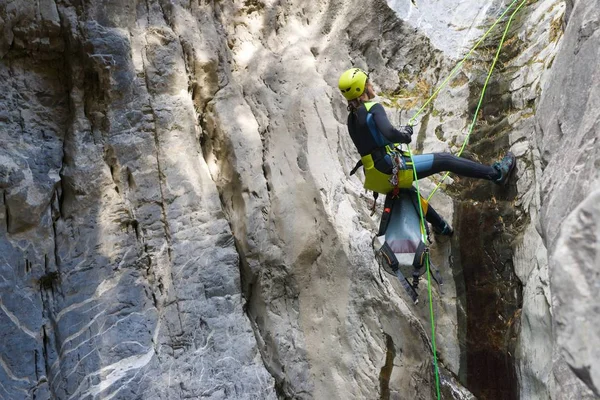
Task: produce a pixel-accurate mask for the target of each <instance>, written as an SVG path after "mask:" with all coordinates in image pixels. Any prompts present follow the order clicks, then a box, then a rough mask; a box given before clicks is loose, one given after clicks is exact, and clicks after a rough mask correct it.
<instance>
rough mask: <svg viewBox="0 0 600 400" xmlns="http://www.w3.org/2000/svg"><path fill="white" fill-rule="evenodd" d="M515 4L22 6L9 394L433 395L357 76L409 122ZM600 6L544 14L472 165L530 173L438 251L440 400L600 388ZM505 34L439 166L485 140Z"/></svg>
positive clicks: (537, 6)
mask: <svg viewBox="0 0 600 400" xmlns="http://www.w3.org/2000/svg"><path fill="white" fill-rule="evenodd" d="M508 3H509V2H506V1H505V2H500V1H496V0H490V1H486V2H477V6H475V5H474V4H473V3H472V2H468V1H465V2H462V3H460V5H459V6H457V7H456V8H454V9H452V12H451V13H450V12H446V10H448V7H449V4H451V2H448V1H442V0H440V1H437V2H428V3H425V2H419V1H418V0H417V1H416V4H417V7H419V8H418V9H416V8H414V5H412V2H411V1H409V0H406V1H404V2H400V1H389V2H388V3H387V4H386V3H384V2H380V1H378V2H371V3H364V2H358V1H354V0H349V1H327V0H319V1H314V2H305V1H300V0H292V1H288V2H276V1H263V2H261V1H250V0H247V1H235V2H184V1H178V0H176V1H172V0H171V1H167V0H147V1H144V2H138V1H109V2H106V1H91V0H86V1H71V0H60V1H54V0H40V1H38V2H29V1H26V0H17V1H11V2H7V1H2V0H0V32H2V35H0V141H1V143H2V146H1V147H0V194H1V195H0V221H1V222H0V232H1V233H0V278H1V279H0V328H1V329H0V398H7V399H33V398H35V399H51V398H52V399H93V398H106V399H109V398H110V399H134V398H143V399H179V398H207V399H276V398H281V399H327V398H331V399H376V398H381V399H404V398H410V399H430V398H435V389H434V382H433V379H434V376H433V374H432V357H431V349H430V346H431V344H430V328H429V327H428V324H429V305H428V304H427V301H426V299H425V297H426V285H425V284H422V285H421V293H422V298H423V300H422V301H421V302H420V303H419V304H418V305H416V306H413V305H412V304H408V303H407V301H406V299H407V298H406V296H405V295H404V293H403V289H402V288H401V287H400V285H399V284H398V282H397V281H396V280H395V279H394V278H391V277H388V276H386V274H385V273H384V272H382V271H380V270H379V269H378V268H377V266H376V264H375V263H374V260H373V255H372V250H371V247H370V241H371V238H372V235H373V232H374V230H375V227H376V225H377V215H375V216H374V217H370V216H369V211H368V206H369V205H370V204H369V202H370V199H369V198H368V196H366V195H365V194H364V191H363V189H362V185H361V183H360V178H358V177H351V178H349V177H348V173H349V171H350V169H351V168H352V167H353V166H354V163H355V161H356V159H357V154H356V153H355V151H354V149H353V146H352V143H351V141H350V138H349V137H348V135H347V132H346V127H345V120H346V109H345V103H344V101H343V98H342V97H341V96H340V94H339V93H338V92H337V89H336V85H337V78H338V75H339V72H340V71H341V70H343V69H345V68H347V67H350V66H351V65H358V66H362V67H365V68H366V67H368V68H369V70H370V71H372V73H371V76H372V77H373V80H374V82H375V83H376V85H377V89H378V90H380V91H381V94H382V95H381V97H380V100H381V101H382V102H384V103H385V104H386V105H388V106H390V107H397V108H400V109H401V111H394V110H393V109H392V108H390V117H392V119H393V120H395V121H396V122H397V123H405V122H406V120H407V117H409V116H411V115H413V114H414V112H415V110H416V109H417V108H418V107H419V106H420V105H421V104H422V102H423V101H424V100H425V98H427V97H428V96H429V94H430V93H431V89H432V88H433V87H434V86H435V85H436V84H437V83H439V82H440V81H441V79H443V78H445V76H446V75H447V73H448V72H449V71H450V69H451V68H452V67H453V66H454V62H455V61H454V58H455V57H457V55H459V54H460V52H461V51H464V49H465V48H466V47H468V46H469V44H470V41H472V39H473V38H476V37H477V36H478V35H479V34H481V32H482V26H485V25H486V24H487V23H488V22H491V20H492V19H495V18H494V17H496V16H497V15H498V14H499V13H500V12H501V11H502V10H503V8H504V7H505V6H506V5H507V4H508ZM597 6H598V4H595V5H594V4H585V3H582V2H574V3H571V2H567V4H565V2H562V1H558V0H545V1H538V2H532V4H530V5H529V6H528V7H525V8H524V9H523V11H522V12H521V14H520V15H521V16H520V17H519V18H518V19H517V21H515V24H514V27H513V29H512V30H511V32H510V36H509V37H510V38H512V39H510V41H509V42H507V45H506V47H505V50H504V53H503V54H504V55H503V58H501V65H499V66H498V71H497V74H496V75H495V76H494V80H493V81H492V84H491V86H490V89H489V91H490V92H489V93H490V94H489V96H488V97H487V98H486V103H485V104H486V105H485V107H484V110H483V115H484V117H483V119H482V120H481V122H479V123H478V125H477V127H476V128H477V129H476V131H475V133H474V136H473V142H472V143H473V146H472V148H470V156H471V157H474V158H479V160H480V161H482V162H488V163H489V162H492V161H494V160H495V159H496V158H497V156H498V155H499V154H501V153H502V152H504V151H506V150H507V149H508V148H510V149H511V150H512V151H513V152H515V153H516V154H517V156H518V157H519V164H518V167H517V169H518V179H515V181H514V184H511V186H510V187H509V188H508V190H506V191H500V190H498V189H497V188H493V187H492V185H491V184H489V183H484V184H483V185H478V184H473V185H471V184H468V183H465V182H464V180H461V179H456V180H454V179H448V181H447V182H446V184H447V185H446V186H445V189H446V192H447V193H446V194H445V193H440V194H438V195H436V198H434V200H433V204H434V205H435V206H436V208H438V210H439V211H440V212H441V213H442V214H443V215H444V216H445V217H446V218H447V219H449V220H452V217H453V216H454V220H455V221H456V226H457V228H458V230H457V232H461V236H464V241H463V240H461V239H460V238H457V237H456V236H455V237H454V238H453V239H452V240H446V241H444V240H437V241H436V243H435V244H434V245H433V248H432V259H433V261H434V263H435V264H436V265H437V266H438V267H439V268H440V269H441V272H442V275H443V277H444V280H445V281H446V284H445V285H444V287H443V288H439V287H437V286H436V287H434V288H433V293H434V311H435V313H436V320H437V326H436V339H437V344H438V352H439V360H440V364H441V373H442V397H443V398H444V399H446V398H448V399H469V398H473V395H472V394H471V393H470V392H469V390H467V389H465V388H464V387H463V386H464V385H466V387H468V388H471V390H472V391H473V392H474V393H475V394H477V395H479V396H481V398H494V397H493V396H494V394H496V395H497V396H500V397H498V398H502V396H504V398H506V396H509V397H510V398H513V397H515V396H520V397H521V398H523V399H531V398H586V396H587V398H592V397H593V396H594V395H598V384H599V382H598V381H599V376H598V362H597V361H596V360H597V358H598V357H594V355H595V354H596V353H594V352H593V347H592V345H593V343H595V341H597V340H598V338H597V335H596V336H594V334H595V332H596V330H594V326H595V325H594V324H596V321H597V319H598V318H597V317H598V310H597V307H594V301H593V300H594V299H593V296H594V295H595V293H596V292H595V291H594V289H597V287H598V274H597V267H596V265H597V255H596V254H597V248H598V245H597V234H596V233H597V225H598V224H597V222H598V220H599V219H600V217H599V216H598V212H599V211H598V210H597V207H596V206H595V205H596V204H597V200H596V201H595V199H597V197H598V194H597V192H596V193H593V192H592V188H593V187H594V184H595V183H596V184H597V183H598V150H597V149H598V146H597V142H596V140H597V136H598V133H597V132H598V124H597V121H598V115H597V113H598V109H599V108H598V107H597V103H598V101H597V100H598V99H597V97H598V96H597V95H598V90H597V85H596V82H595V81H594V79H595V75H594V73H595V72H596V69H597V65H598V62H597V61H598V60H597V56H598V43H599V41H598V38H597V36H598V24H597V19H598V11H597V10H598V7H597ZM390 7H391V8H390ZM465 10H466V11H468V12H466V11H465ZM463 11H465V12H463ZM565 13H566V14H568V16H569V20H568V25H567V30H566V31H565V33H564V35H563V29H562V24H563V15H565ZM403 18H405V19H407V20H408V21H403V20H402V19H403ZM449 18H450V19H452V20H453V21H454V22H453V23H454V24H455V26H450V27H448V21H449ZM473 21H474V22H473ZM499 32H500V31H498V32H495V33H493V34H492V36H491V37H490V38H489V40H488V41H486V43H485V44H484V48H482V49H481V50H480V51H478V52H476V53H475V57H474V59H473V60H472V61H471V62H470V64H469V65H467V66H466V67H465V69H464V71H462V72H461V73H460V74H459V75H458V76H457V77H456V79H455V80H454V81H453V82H452V83H451V84H450V85H449V86H448V88H447V89H445V90H444V91H442V92H441V93H440V95H439V97H438V98H437V99H436V101H435V102H434V103H433V104H432V108H431V110H427V111H428V112H426V113H425V114H424V115H423V116H422V117H421V118H419V122H420V123H419V126H418V127H417V128H418V129H417V131H418V133H417V134H416V135H415V136H416V137H415V142H416V144H415V147H416V148H417V149H418V150H421V151H426V152H430V151H448V150H450V151H456V150H457V149H458V148H459V147H460V145H461V144H462V142H463V140H465V131H466V126H468V124H469V123H470V119H471V117H472V114H473V113H474V101H475V100H474V99H475V98H476V97H477V96H478V94H479V90H480V89H481V85H482V80H483V78H482V77H485V71H486V69H487V66H488V65H489V64H488V63H489V62H490V61H491V57H492V56H493V54H492V52H491V51H490V48H491V47H492V46H493V45H495V43H497V40H498V39H499V36H500V34H501V33H499ZM428 36H430V37H431V39H429V38H428ZM561 43H562V45H561ZM559 48H560V49H561V50H560V53H559V54H558V55H557V56H556V59H555V58H554V57H555V55H556V52H557V50H558V49H559ZM440 49H441V50H442V51H440ZM574 51H576V52H577V54H576V55H573V54H572V53H573V52H574ZM569 52H571V53H569ZM581 57H584V58H585V61H586V62H585V63H581V64H580V63H578V62H577V59H578V58H581ZM576 69H580V70H576ZM574 70H576V71H575V72H577V73H575V72H573V71H574ZM555 82H561V83H560V84H555ZM565 87H567V88H569V90H565ZM586 146H587V147H586ZM581 149H587V150H585V151H582V150H581ZM565 155H568V158H570V159H573V160H578V161H577V163H576V166H575V167H572V166H571V165H570V164H567V163H563V162H560V160H561V159H562V157H563V156H565ZM568 176H569V177H572V178H573V179H566V177H568ZM422 188H423V190H425V191H431V190H432V189H433V183H432V182H429V181H423V182H422ZM458 194H461V195H463V198H462V199H461V201H462V202H461V203H456V208H455V207H454V205H455V201H456V198H457V197H456V196H457V195H458ZM453 197H454V199H453ZM477 202H481V203H482V204H483V205H484V206H483V207H478V206H477ZM513 203H514V204H515V205H516V209H513V207H512V206H513ZM480 209H482V210H486V211H485V212H482V211H479V210H480ZM499 215H500V216H501V218H499V217H498V216H499ZM478 221H487V222H489V225H493V227H494V229H493V230H491V231H490V232H487V234H488V235H489V236H486V237H487V238H488V240H483V239H482V237H483V236H482V237H479V238H478V235H477V233H478V232H483V231H484V230H485V229H486V227H487V225H486V224H481V223H479V227H478V229H479V230H477V229H472V227H473V225H475V224H478ZM586 221H590V222H589V223H587V222H586ZM461 223H462V225H461ZM556 227H560V228H562V229H559V228H556ZM595 234H596V235H595ZM511 235H512V236H511ZM594 235H595V236H594ZM457 236H458V235H457ZM579 238H585V239H586V240H587V243H589V245H586V246H582V247H581V248H580V247H578V246H574V245H573V243H574V241H579ZM476 242H477V243H476ZM483 242H485V243H483ZM473 243H475V244H473ZM594 246H595V247H594ZM546 249H550V251H548V250H546ZM471 253H473V254H471ZM489 254H493V255H495V256H497V257H495V259H494V261H495V262H491V263H487V262H486V261H485V260H486V257H488V256H489ZM548 260H549V261H548ZM473 264H486V265H485V268H482V269H481V270H476V269H475V266H473ZM513 265H514V269H513ZM469 266H471V267H469ZM476 273H480V275H477V276H475V275H474V274H476ZM479 280H482V281H484V284H482V285H480V286H479V287H475V286H468V284H469V282H467V281H470V282H474V281H479ZM549 282H551V285H550V283H549ZM520 285H522V286H523V289H522V293H521V292H520ZM480 289H481V290H480ZM596 291H597V290H596ZM508 292H510V293H508ZM477 296H480V297H477ZM486 299H487V302H486ZM492 303H493V307H492V306H490V307H488V304H490V305H491V304H492ZM470 310H471V311H473V312H472V313H471V314H469V312H470ZM469 318H471V319H469ZM475 318H476V319H475ZM479 319H481V320H482V321H479ZM484 319H485V321H486V324H485V325H484V324H483V320H484ZM477 324H479V325H480V326H481V327H482V328H483V329H481V330H474V327H475V328H476V327H477ZM553 324H555V325H553ZM586 324H587V325H586ZM553 326H555V327H556V328H555V329H553ZM486 327H487V328H489V329H485V328H486ZM474 335H478V337H481V338H483V339H482V340H480V341H481V347H478V348H477V349H476V350H477V351H480V352H479V353H477V351H475V352H473V351H472V350H473V343H474V339H476V338H475V336H474ZM582 343H584V345H583V346H582ZM15 349H18V350H15ZM469 351H471V352H470V353H469ZM484 360H485V361H484ZM488 361H490V362H496V364H494V365H495V366H497V368H498V369H497V370H496V369H495V370H493V371H491V370H484V369H483V365H484V364H488ZM495 368H496V367H495ZM477 373H480V375H477ZM494 373H496V376H505V379H507V380H512V381H511V383H510V387H506V385H505V384H503V383H502V382H495V383H494V385H496V386H494V385H491V384H490V385H488V384H486V382H484V379H478V378H477V377H478V376H479V377H489V376H494ZM515 377H518V380H517V379H515ZM486 379H487V378H486ZM517 383H518V385H517ZM564 388H568V389H566V390H565V389H564ZM511 396H512V397H511Z"/></svg>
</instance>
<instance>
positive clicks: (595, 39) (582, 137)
mask: <svg viewBox="0 0 600 400" xmlns="http://www.w3.org/2000/svg"><path fill="white" fill-rule="evenodd" d="M599 5H600V3H598V2H591V3H585V2H581V1H578V2H574V6H573V9H572V11H571V13H570V16H569V24H568V26H567V29H566V31H565V38H564V40H563V44H562V48H561V50H560V52H559V53H558V54H557V56H556V60H555V61H554V64H553V68H552V74H551V76H550V78H549V82H548V86H547V89H546V91H545V94H544V96H542V100H541V102H540V108H539V111H538V114H537V115H538V118H537V121H538V124H537V129H536V137H537V141H538V144H539V148H540V153H541V156H542V166H543V175H542V179H541V186H542V188H543V191H542V195H541V196H542V208H541V212H540V228H541V232H542V235H543V238H544V242H545V244H546V247H547V248H548V249H549V254H548V256H549V271H550V274H549V275H550V286H551V289H552V310H553V314H554V317H555V319H556V325H555V326H556V330H555V334H556V341H557V347H558V348H557V352H558V354H560V356H561V357H564V360H565V361H566V363H567V365H568V366H569V368H570V370H571V371H573V372H574V373H575V375H577V377H578V378H579V379H580V380H581V381H583V382H584V383H585V385H586V386H587V389H588V390H589V391H591V392H592V393H593V395H591V394H586V393H585V392H583V391H581V393H582V395H583V396H587V397H588V398H592V397H594V396H597V397H600V364H599V362H598V359H599V356H600V353H599V351H598V349H597V344H598V342H599V339H600V336H599V333H598V329H596V328H595V326H596V324H597V322H598V317H599V314H598V307H597V306H596V301H595V299H594V297H595V293H597V289H598V288H599V287H600V274H599V272H598V265H600V264H599V262H598V260H599V259H598V254H599V251H600V242H599V239H598V238H599V236H598V235H599V231H598V223H599V221H600V218H599V215H598V196H599V192H598V189H597V188H598V183H599V179H600V176H599V171H600V168H599V166H600V150H599V143H600V131H599V126H600V109H599V107H598V104H599V101H600V88H599V87H598V84H599V82H598V72H599V71H600V59H599V57H600V53H599V51H600V30H599V27H600V11H599V9H598V6H599ZM562 376H563V375H562V374H559V375H558V380H559V383H562V382H560V381H564V378H562Z"/></svg>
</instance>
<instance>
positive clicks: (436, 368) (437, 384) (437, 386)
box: [408, 0, 527, 400]
mask: <svg viewBox="0 0 600 400" xmlns="http://www.w3.org/2000/svg"><path fill="white" fill-rule="evenodd" d="M517 1H518V0H514V1H513V2H512V3H511V5H510V6H509V7H508V8H507V9H506V10H505V11H504V12H503V13H502V15H500V17H499V18H498V20H496V22H494V24H493V25H492V26H491V27H490V29H488V30H487V32H486V33H485V34H484V35H483V37H482V38H481V39H479V41H478V42H477V43H476V44H475V46H473V48H472V49H471V51H469V53H467V55H466V56H465V57H464V58H463V59H462V61H460V63H458V65H457V66H456V67H454V69H453V70H452V72H451V73H450V75H449V76H448V77H447V78H446V79H445V80H444V81H443V82H442V84H441V85H440V86H439V87H438V88H437V90H436V91H435V92H434V93H433V94H432V95H431V97H429V99H428V100H427V101H426V102H425V104H424V105H423V106H422V107H421V108H420V109H419V111H417V113H416V114H415V115H414V116H413V117H412V118H411V119H410V121H409V125H413V124H414V120H415V119H416V118H417V116H418V115H419V114H421V112H423V110H425V108H426V107H427V105H428V104H429V103H430V102H431V101H432V100H433V99H434V98H435V96H437V94H438V93H439V92H440V90H441V89H442V88H443V87H444V86H445V85H446V84H447V83H448V82H449V81H450V78H451V77H452V76H453V75H454V74H456V72H457V71H458V69H459V68H460V66H462V64H463V63H464V62H465V61H466V59H467V58H468V57H469V56H470V55H471V53H473V51H474V50H475V49H476V48H477V47H478V46H479V44H481V43H482V42H483V40H484V39H485V37H486V36H487V35H488V34H489V33H490V32H491V30H492V29H493V28H494V27H495V26H496V25H497V24H498V23H499V22H500V20H501V19H502V18H503V17H504V15H506V13H507V12H508V11H509V10H510V9H511V8H512V6H513V5H514V4H516V2H517ZM526 2H527V0H522V1H521V3H520V4H519V6H518V7H517V8H516V9H515V10H514V11H513V13H512V14H511V16H510V18H509V20H508V22H507V23H506V27H505V28H504V33H503V35H502V38H501V40H500V43H499V45H498V49H497V50H496V55H495V57H494V60H493V62H492V65H491V67H490V69H489V71H488V75H487V78H486V80H485V83H484V85H483V89H482V92H481V96H480V97H479V103H478V104H477V109H476V110H475V115H474V116H473V120H472V122H471V125H470V126H469V130H468V133H467V137H466V139H465V142H464V143H463V145H462V147H461V149H460V151H459V153H458V156H460V155H461V154H462V152H463V150H464V149H465V147H466V145H467V143H468V141H469V136H470V135H471V132H472V131H473V128H474V126H475V122H476V121H477V115H478V114H479V110H480V108H481V104H482V103H483V98H484V95H485V91H486V89H487V85H488V83H489V80H490V77H491V76H492V72H493V70H494V67H495V66H496V62H497V61H498V57H499V56H500V51H501V50H502V46H503V45H504V40H505V39H506V35H507V33H508V30H509V28H510V25H511V23H512V20H513V18H514V16H515V14H516V13H517V12H518V11H519V10H520V9H521V7H523V6H524V5H525V3H526ZM408 154H409V156H410V160H411V162H412V169H413V179H414V182H415V188H416V190H417V196H418V198H419V201H418V203H419V217H420V224H421V227H420V228H421V240H422V241H423V243H426V240H427V238H426V237H425V236H426V230H425V218H424V215H423V206H422V205H421V201H420V199H421V191H420V190H419V180H418V179H417V168H416V165H415V162H414V159H413V154H412V151H411V149H410V146H408ZM447 176H448V172H446V175H444V178H443V179H442V181H440V183H438V185H437V186H436V187H435V189H434V190H433V192H432V193H431V194H430V195H429V197H428V198H427V200H429V199H431V196H433V194H434V193H435V192H436V191H437V189H438V188H439V186H440V184H441V182H443V180H444V179H445V178H446V177H447ZM425 265H426V272H427V292H428V298H429V316H430V320H431V346H432V350H433V368H434V374H435V389H436V395H437V399H438V400H440V399H441V392H440V372H439V366H438V359H437V347H436V344H435V316H434V312H433V294H432V291H431V271H430V270H431V267H430V262H429V254H427V255H426V256H425Z"/></svg>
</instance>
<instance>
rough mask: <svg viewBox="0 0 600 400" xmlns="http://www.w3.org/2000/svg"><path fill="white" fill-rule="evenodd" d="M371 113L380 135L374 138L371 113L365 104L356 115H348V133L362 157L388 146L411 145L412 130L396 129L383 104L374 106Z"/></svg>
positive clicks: (408, 128) (406, 128)
mask: <svg viewBox="0 0 600 400" xmlns="http://www.w3.org/2000/svg"><path fill="white" fill-rule="evenodd" d="M370 113H371V115H372V117H371V118H373V120H374V122H375V127H376V130H377V131H378V132H379V133H380V135H377V137H375V136H373V134H372V133H371V130H370V129H369V125H368V123H367V116H368V114H369V112H367V109H366V108H365V106H364V104H363V105H361V106H360V107H359V108H358V109H357V110H356V113H353V112H351V113H350V114H349V115H348V131H349V132H350V137H351V138H352V141H353V142H354V145H355V146H356V149H357V150H358V152H359V153H360V155H361V157H362V156H366V155H367V154H371V153H373V151H375V150H376V149H378V148H381V147H384V146H385V145H387V144H392V143H410V136H411V134H412V128H410V127H406V126H403V127H401V128H400V129H396V128H394V127H393V126H392V124H391V123H390V121H389V120H388V117H387V115H386V113H385V109H384V108H383V106H382V105H381V104H378V103H375V104H373V106H372V107H371V109H370Z"/></svg>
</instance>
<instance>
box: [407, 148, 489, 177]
mask: <svg viewBox="0 0 600 400" xmlns="http://www.w3.org/2000/svg"><path fill="white" fill-rule="evenodd" d="M413 160H414V162H415V167H416V170H417V178H418V179H422V178H425V177H428V176H430V175H433V174H436V173H438V172H443V171H450V172H454V173H455V174H457V175H461V176H466V177H469V178H479V179H486V180H489V181H495V180H497V179H499V178H500V177H501V173H500V171H499V170H498V169H496V168H494V167H492V166H488V165H483V164H479V163H476V162H474V161H471V160H467V159H465V158H461V157H456V156H454V155H452V154H450V153H432V154H419V155H415V156H413Z"/></svg>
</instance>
